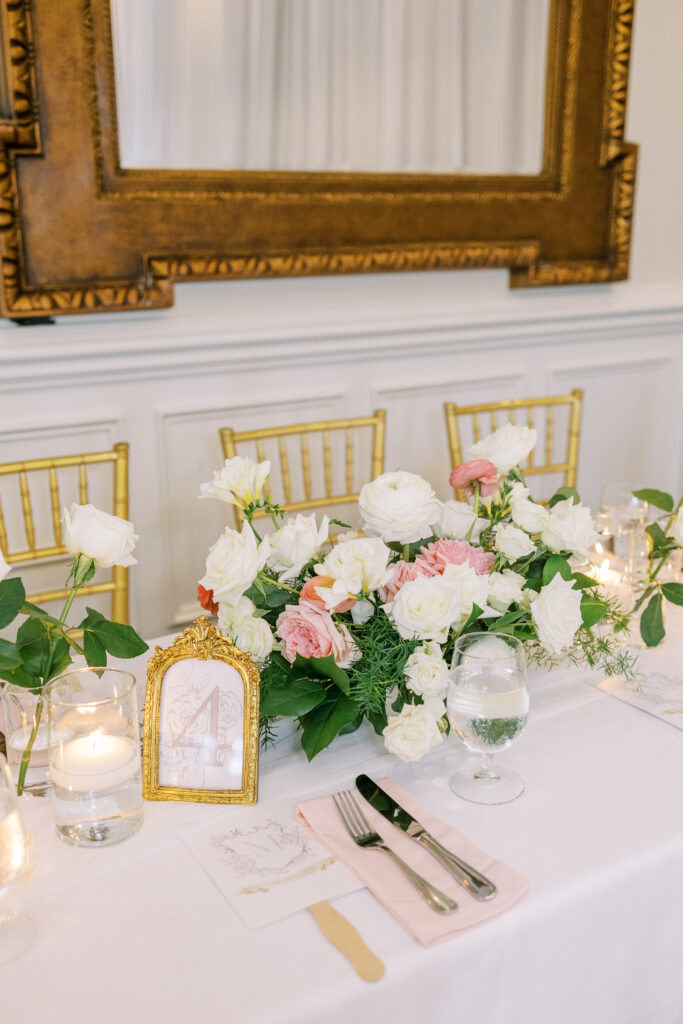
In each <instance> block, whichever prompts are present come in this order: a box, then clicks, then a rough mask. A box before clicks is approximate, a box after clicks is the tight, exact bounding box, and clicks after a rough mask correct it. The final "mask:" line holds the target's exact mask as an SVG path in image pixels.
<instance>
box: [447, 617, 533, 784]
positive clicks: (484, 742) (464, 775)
mask: <svg viewBox="0 0 683 1024" xmlns="http://www.w3.org/2000/svg"><path fill="white" fill-rule="evenodd" d="M525 662H526V659H525V656H524V646H523V644H522V643H521V641H519V640H517V639H516V638H515V637H512V636H508V635H507V634H505V633H468V634H466V635H465V636H462V637H459V638H458V640H456V644H455V648H454V651H453V659H452V662H451V681H450V685H449V691H448V700H447V711H448V720H449V722H450V723H451V728H452V729H453V730H454V732H456V733H457V735H458V736H459V737H460V739H461V740H462V741H463V743H464V744H465V746H466V747H467V749H468V750H470V751H471V752H472V753H474V754H476V755H477V757H476V759H475V760H474V761H473V762H470V763H468V764H466V765H465V766H464V767H462V768H461V769H460V770H459V771H457V772H456V773H455V774H454V775H452V776H451V778H450V779H449V784H450V787H451V789H452V790H453V792H454V793H455V794H456V795H457V796H460V797H462V798H463V799H465V800H470V801H472V802H473V803H480V804H504V803H509V802H510V801H511V800H516V799H517V797H518V796H521V794H522V793H523V792H524V780H523V778H522V777H521V775H519V774H518V773H517V772H515V771H512V770H511V769H509V768H501V767H500V766H499V765H498V764H496V765H494V764H493V758H494V755H495V754H496V752H497V751H499V750H505V749H506V748H507V747H509V746H510V744H511V743H514V741H515V740H516V739H517V738H518V737H519V735H520V733H521V732H522V730H523V729H524V727H525V725H526V723H527V720H528V717H529V691H528V689H527V685H526V664H525Z"/></svg>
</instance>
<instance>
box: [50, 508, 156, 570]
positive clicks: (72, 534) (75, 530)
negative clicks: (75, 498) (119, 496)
mask: <svg viewBox="0 0 683 1024" xmlns="http://www.w3.org/2000/svg"><path fill="white" fill-rule="evenodd" d="M63 522H64V543H65V544H66V548H67V551H68V552H69V553H70V554H71V555H73V556H74V557H77V556H78V555H85V556H86V557H87V558H92V560H93V562H94V563H95V565H98V566H99V567H100V568H101V569H110V568H111V567H112V565H122V566H128V565H135V564H136V562H137V559H136V558H133V556H132V551H133V549H134V547H135V542H136V541H137V540H138V536H137V534H136V533H135V527H134V526H133V524H132V523H129V522H128V520H127V519H121V518H119V516H111V515H109V513H108V512H102V510H101V509H99V508H95V506H94V505H72V506H71V508H70V509H69V510H68V511H67V509H64V510H63Z"/></svg>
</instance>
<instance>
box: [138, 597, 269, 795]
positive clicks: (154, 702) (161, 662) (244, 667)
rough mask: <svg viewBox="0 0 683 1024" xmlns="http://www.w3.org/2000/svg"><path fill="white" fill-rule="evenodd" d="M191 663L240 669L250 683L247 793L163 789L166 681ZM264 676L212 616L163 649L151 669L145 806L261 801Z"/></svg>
mask: <svg viewBox="0 0 683 1024" xmlns="http://www.w3.org/2000/svg"><path fill="white" fill-rule="evenodd" d="M187 659H197V660H198V661H221V662H224V663H225V664H227V665H230V666H232V668H234V669H236V670H237V672H238V673H239V675H240V676H241V677H242V682H243V683H244V706H243V707H244V727H243V734H242V738H243V749H244V753H243V759H242V787H241V789H234V790H233V789H221V790H217V789H192V788H188V787H183V788H180V787H176V786H166V785H160V784H159V744H160V741H161V735H160V729H161V696H162V689H163V685H164V676H165V675H166V673H167V672H168V670H169V669H170V668H171V666H172V665H176V664H177V663H178V662H182V661H185V660H187ZM259 705H260V688H259V672H258V669H257V667H256V663H255V662H254V661H253V659H252V658H251V657H250V656H249V655H248V654H244V653H243V652H242V651H240V650H238V648H237V647H235V646H234V645H233V644H232V643H231V642H230V640H229V639H228V638H227V637H225V636H223V635H222V634H221V633H220V632H219V631H218V630H217V629H216V627H215V626H212V625H211V623H210V622H209V620H208V619H207V618H206V616H204V615H201V616H200V617H199V618H198V619H197V620H196V622H195V623H194V624H193V625H192V626H189V627H188V628H187V629H186V630H184V631H183V633H182V635H181V636H178V637H176V638H175V640H174V641H173V645H172V646H171V647H169V648H167V649H166V650H163V649H162V648H161V647H157V648H156V650H155V651H154V654H153V655H152V657H151V658H150V660H149V664H148V668H147V694H146V698H145V723H144V730H143V752H142V794H143V796H144V798H145V800H188V801H194V802H197V803H210V804H255V803H256V801H257V797H258V754H259Z"/></svg>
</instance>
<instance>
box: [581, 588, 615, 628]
mask: <svg viewBox="0 0 683 1024" xmlns="http://www.w3.org/2000/svg"><path fill="white" fill-rule="evenodd" d="M608 609H609V606H608V605H607V604H606V602H605V601H603V600H602V598H600V597H598V594H597V591H593V592H592V593H586V594H583V596H582V598H581V621H582V622H583V624H584V626H587V627H590V626H594V625H595V624H596V622H600V620H601V619H604V618H605V616H606V615H607V612H608Z"/></svg>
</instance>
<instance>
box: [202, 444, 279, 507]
mask: <svg viewBox="0 0 683 1024" xmlns="http://www.w3.org/2000/svg"><path fill="white" fill-rule="evenodd" d="M269 473H270V462H269V460H268V459H266V461H265V462H259V463H258V464H257V463H256V462H254V460H253V459H250V458H249V456H247V457H246V458H242V457H241V456H239V455H236V456H235V457H234V459H226V460H225V465H224V466H223V468H222V469H219V470H216V472H215V473H214V474H213V480H211V481H210V483H207V484H202V485H201V487H200V491H201V494H200V495H199V497H200V498H218V499H219V501H227V502H229V503H230V504H231V505H238V506H239V507H240V508H244V507H246V506H247V505H249V504H251V502H252V501H253V502H254V504H258V503H259V502H260V500H261V491H262V490H263V485H264V484H265V482H266V480H267V479H268V474H269Z"/></svg>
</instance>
